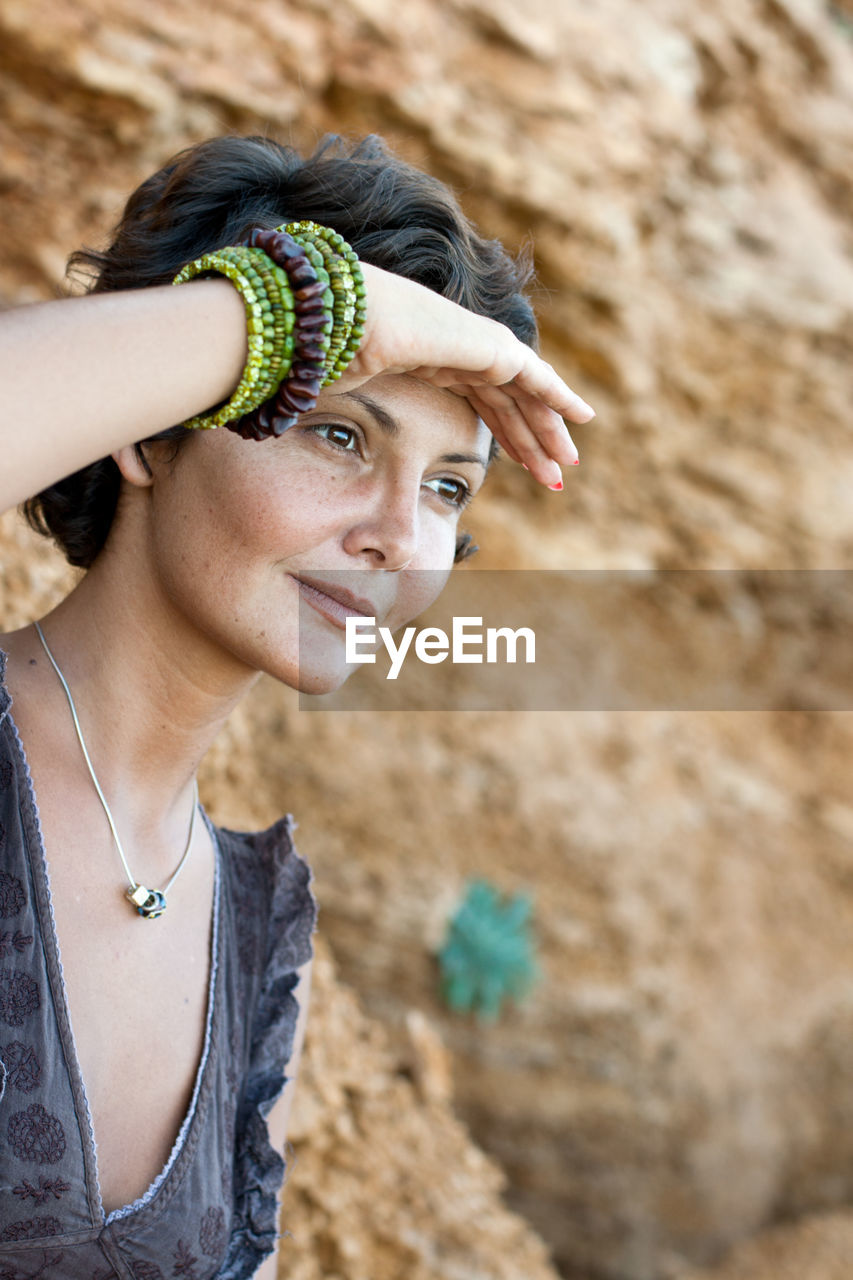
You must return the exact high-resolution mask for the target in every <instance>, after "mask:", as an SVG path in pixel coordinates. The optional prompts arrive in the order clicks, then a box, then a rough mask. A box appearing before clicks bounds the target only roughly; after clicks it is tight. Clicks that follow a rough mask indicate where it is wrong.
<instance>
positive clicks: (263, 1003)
mask: <svg viewBox="0 0 853 1280" xmlns="http://www.w3.org/2000/svg"><path fill="white" fill-rule="evenodd" d="M292 832H293V820H292V819H291V818H290V817H286V818H282V819H280V821H278V822H276V823H274V825H273V826H272V827H270V828H269V830H268V831H263V832H258V833H257V835H246V834H243V833H237V832H228V831H223V832H221V833H220V834H221V835H222V837H223V840H224V842H225V846H226V848H225V853H226V857H227V858H228V862H229V870H230V871H231V873H232V875H233V877H234V880H235V881H236V880H237V878H238V877H240V878H242V877H243V876H244V875H245V874H246V873H248V874H249V875H251V874H252V871H253V870H255V872H256V875H258V877H259V878H261V879H262V880H263V881H265V882H266V885H267V886H268V888H269V894H270V897H269V898H268V901H270V912H269V918H268V922H267V931H266V937H264V936H263V935H262V936H261V937H260V939H258V940H257V950H258V953H260V954H257V961H258V962H259V963H260V965H261V966H262V969H261V972H262V977H261V981H260V988H259V992H258V999H257V1002H256V1005H255V1011H254V1019H253V1022H252V1029H251V1047H250V1052H249V1069H248V1072H247V1075H246V1078H245V1080H244V1082H243V1093H242V1097H241V1100H240V1108H239V1112H238V1118H237V1132H236V1140H235V1155H234V1186H235V1193H234V1219H233V1224H232V1232H231V1240H230V1243H229V1248H228V1252H227V1254H226V1257H225V1261H224V1263H223V1265H222V1267H221V1269H220V1271H219V1273H218V1277H217V1280H244V1278H245V1277H249V1276H252V1275H254V1274H255V1270H256V1268H257V1267H258V1266H259V1264H260V1263H261V1262H263V1260H264V1258H266V1257H268V1256H269V1254H270V1253H271V1252H272V1250H273V1248H274V1247H275V1241H276V1238H277V1236H278V1196H279V1192H280V1190H281V1186H282V1181H283V1177H284V1171H285V1162H284V1159H283V1158H282V1156H281V1155H280V1154H279V1152H278V1151H276V1150H275V1149H274V1147H273V1146H272V1143H271V1142H270V1136H269V1130H268V1128H267V1122H266V1117H267V1116H268V1115H269V1112H270V1109H271V1107H272V1106H273V1103H274V1102H275V1101H276V1099H277V1098H278V1097H279V1096H280V1094H281V1092H282V1090H283V1088H284V1086H285V1084H286V1082H287V1078H288V1077H287V1076H286V1075H285V1066H286V1064H287V1063H288V1062H289V1060H290V1056H291V1053H292V1051H293V1040H294V1036H295V1032H296V1020H297V1017H298V1014H299V1004H298V1002H297V1000H296V998H295V997H294V995H293V989H294V987H295V986H296V984H297V982H298V980H299V974H298V973H297V972H296V970H297V969H299V968H301V966H302V965H304V964H306V963H307V962H308V961H309V960H310V959H311V957H312V955H313V953H314V949H313V944H312V934H313V932H314V929H315V926H316V920H317V903H316V900H315V898H314V895H313V893H312V890H311V884H312V879H313V876H312V872H311V869H310V867H309V866H308V864H307V863H306V862H305V861H304V859H302V858H301V857H300V856H299V854H298V853H297V852H296V850H295V849H294V847H293V841H292ZM238 841H239V844H238ZM247 844H248V845H249V846H250V847H249V849H248V850H247V849H246V846H247ZM251 862H254V868H252V867H251V865H250V864H251ZM241 864H242V865H241ZM257 887H258V888H261V887H262V885H261V884H258V886H257ZM252 896H253V897H254V894H253V895H252ZM238 920H239V916H238ZM252 958H253V957H252V956H251V955H247V954H246V953H245V952H244V953H243V959H244V960H245V961H248V962H251V960H252Z"/></svg>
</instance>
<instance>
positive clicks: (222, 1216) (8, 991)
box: [0, 652, 316, 1280]
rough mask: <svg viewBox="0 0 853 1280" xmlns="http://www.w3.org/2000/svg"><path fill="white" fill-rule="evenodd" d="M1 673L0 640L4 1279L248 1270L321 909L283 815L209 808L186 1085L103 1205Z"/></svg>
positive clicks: (0, 1245)
mask: <svg viewBox="0 0 853 1280" xmlns="http://www.w3.org/2000/svg"><path fill="white" fill-rule="evenodd" d="M4 671H5V655H3V654H2V652H0V1280H36V1277H38V1278H39V1280H42V1278H43V1280H78V1277H79V1280H116V1278H117V1277H120V1278H121V1280H167V1278H171V1277H177V1278H178V1280H214V1277H217V1280H240V1278H242V1277H249V1276H252V1275H254V1273H255V1271H256V1269H257V1267H258V1266H259V1264H260V1263H261V1262H262V1261H263V1259H264V1258H265V1257H267V1256H268V1254H270V1253H271V1252H272V1249H273V1246H274V1242H275V1239H276V1235H277V1218H278V1203H277V1197H278V1193H279V1191H280V1188H281V1184H282V1180H283V1177H284V1168H285V1166H284V1160H283V1159H282V1157H281V1155H279V1153H278V1152H276V1151H274V1150H273V1148H272V1146H271V1144H270V1141H269V1135H268V1131H267V1125H266V1120H265V1117H266V1115H267V1114H268V1112H269V1109H270V1107H271V1106H272V1104H273V1102H274V1101H275V1100H276V1098H277V1097H278V1096H279V1094H280V1093H281V1091H282V1089H283V1087H284V1083H285V1075H284V1068H285V1065H286V1063H287V1062H288V1060H289V1058H290V1055H291V1051H292V1047H293V1037H294V1032H295V1028H296V1019H297V1014H298V1012H299V1006H298V1003H297V1001H296V999H295V997H294V996H293V994H292V991H293V988H294V987H295V985H296V982H297V980H298V975H297V973H296V970H297V969H298V968H299V967H300V966H301V965H303V964H305V963H306V961H307V960H308V959H309V958H310V956H311V954H312V944H311V935H312V933H313V931H314V927H315V923H316V903H315V901H314V897H313V895H312V893H311V888H310V884H311V873H310V870H309V868H308V867H307V865H306V864H305V862H304V861H303V860H302V859H301V858H300V857H299V855H298V854H297V853H296V852H295V850H294V848H293V844H292V840H291V832H292V822H291V819H290V818H283V819H281V821H279V822H277V823H275V824H274V825H273V826H272V827H270V829H269V830H268V831H263V832H258V833H255V834H248V833H245V832H234V831H226V830H223V829H220V828H216V827H214V826H213V825H212V824H211V823H210V822H209V821H208V820H207V819H206V818H205V821H208V826H209V828H210V830H211V833H212V835H213V837H214V847H215V849H216V859H217V866H216V880H215V890H214V909H213V929H212V943H211V948H212V953H211V965H210V986H209V992H208V1006H207V1023H206V1030H205V1039H204V1048H203V1051H202V1055H201V1060H200V1062H199V1066H198V1071H197V1074H196V1080H195V1087H194V1089H193V1094H192V1099H191V1101H190V1105H189V1110H188V1111H187V1115H186V1117H185V1119H184V1122H183V1125H182V1126H181V1130H180V1133H179V1134H178V1137H177V1139H176V1141H175V1145H174V1147H173V1149H172V1152H171V1155H170V1156H169V1159H168V1161H167V1163H166V1165H165V1167H164V1168H163V1170H162V1171H161V1172H160V1174H159V1175H158V1177H157V1178H156V1179H155V1180H154V1182H153V1183H152V1184H151V1186H150V1187H149V1188H148V1190H147V1191H146V1193H145V1195H143V1196H142V1197H141V1198H140V1199H139V1200H137V1201H136V1202H135V1203H134V1204H132V1205H126V1206H124V1208H121V1209H117V1210H114V1211H113V1212H112V1213H110V1214H105V1213H104V1209H103V1206H102V1204H101V1196H100V1190H99V1187H98V1181H97V1169H96V1160H95V1146H94V1135H93V1132H92V1123H91V1117H90V1114H89V1104H88V1101H87V1099H86V1091H85V1088H84V1085H83V1080H82V1077H81V1075H80V1066H79V1063H78V1061H77V1053H76V1050H75V1047H74V1039H73V1036H72V1032H71V1025H70V1021H69V1016H68V1005H67V1001H66V997H65V987H64V983H63V978H62V965H61V963H60V958H59V949H58V945H57V938H56V929H55V926H54V919H53V909H52V906H51V900H50V885H49V882H48V874H47V864H46V862H45V856H44V845H43V842H42V837H41V831H40V828H39V819H38V808H37V805H36V798H35V794H34V792H33V786H32V781H31V778H30V773H29V769H28V767H27V762H26V757H25V755H24V750H23V746H22V744H21V740H20V737H19V735H18V731H17V729H16V727H15V724H14V722H13V720H12V717H11V715H10V713H9V708H10V706H11V698H10V697H9V694H8V692H7V690H6V688H5V686H4V684H3V675H4ZM146 927H152V928H156V924H154V925H151V926H146ZM152 1065H155V1066H156V1065H157V1064H152Z"/></svg>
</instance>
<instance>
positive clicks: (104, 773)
mask: <svg viewBox="0 0 853 1280" xmlns="http://www.w3.org/2000/svg"><path fill="white" fill-rule="evenodd" d="M43 630H44V633H45V637H46V639H47V642H48V644H49V646H50V648H51V651H52V653H53V655H54V658H55V659H56V662H57V664H58V665H59V667H60V669H61V670H62V673H63V675H64V676H65V679H66V681H67V682H68V685H69V688H70V689H71V692H72V695H73V697H74V701H75V703H76V706H77V711H78V714H79V716H80V722H81V727H82V730H83V734H84V736H85V741H86V745H87V748H88V751H89V754H90V756H91V759H92V763H93V766H94V768H95V771H96V773H97V775H98V779H99V782H100V784H101V786H102V787H103V789H104V792H105V793H106V794H107V795H108V796H109V797H110V804H111V806H113V808H114V809H115V810H117V811H118V812H121V811H126V812H127V815H128V817H129V818H130V819H131V821H134V820H135V819H136V817H137V815H140V814H143V813H147V814H148V815H150V814H151V813H152V812H159V813H160V814H162V815H164V816H165V815H166V814H167V813H168V812H169V811H171V810H172V809H173V808H176V807H177V808H180V809H182V810H186V802H185V797H186V794H187V791H188V789H189V788H190V787H191V784H192V780H193V778H194V776H195V772H196V769H197V767H198V764H199V761H200V760H201V757H202V756H203V755H204V753H205V752H206V751H207V749H208V747H209V746H210V744H211V742H212V741H213V738H214V737H215V736H216V734H217V732H218V730H219V729H220V727H221V726H222V724H223V722H224V720H225V719H226V717H227V716H228V714H229V713H230V712H231V710H232V709H233V708H234V706H235V705H236V704H237V702H238V701H239V700H240V698H241V697H242V696H243V695H244V694H245V693H246V692H247V691H248V689H249V688H250V687H251V685H252V684H253V683H254V681H255V679H256V677H257V673H256V672H255V671H253V670H251V669H249V668H247V667H246V666H245V665H244V664H242V663H240V662H239V661H238V660H237V659H235V658H234V657H233V655H230V654H227V653H224V652H223V651H222V650H221V649H220V648H219V647H218V646H217V645H216V644H215V642H214V641H212V640H211V639H210V638H209V637H206V636H204V635H203V634H202V633H200V632H199V631H198V630H197V629H196V628H195V627H194V626H193V625H192V624H191V623H190V622H189V621H188V620H187V619H186V618H185V617H183V616H182V615H181V614H180V611H179V610H177V609H176V608H175V607H174V606H173V605H172V604H171V602H170V601H169V600H168V599H167V598H166V597H165V596H164V593H163V591H162V590H161V589H160V588H159V587H158V585H157V584H156V583H154V582H153V581H152V580H151V579H150V578H148V577H146V576H145V575H144V574H142V573H134V572H132V571H131V572H130V573H128V572H127V568H126V566H125V565H124V564H122V563H121V561H120V560H119V559H118V558H111V557H108V556H104V557H102V558H101V559H100V560H99V561H98V563H97V564H96V565H95V566H94V567H93V568H92V569H91V570H90V571H89V573H88V574H87V575H86V577H85V578H83V579H82V580H81V582H80V583H79V584H78V585H77V587H76V588H75V589H74V590H73V591H72V592H71V594H70V595H69V596H68V597H66V599H65V600H63V602H62V603H61V604H60V605H59V606H58V607H57V608H56V609H55V610H54V611H53V612H52V613H51V614H49V615H48V616H47V617H46V618H45V619H43ZM35 645H36V648H37V651H38V655H39V656H40V657H41V658H43V660H44V662H43V667H44V670H43V673H42V680H43V682H44V683H46V682H47V680H48V679H50V680H51V681H55V682H56V683H55V691H58V696H59V697H60V698H61V699H62V701H63V702H64V701H65V695H64V693H62V689H61V686H60V684H59V681H58V679H57V677H56V675H55V673H54V672H53V670H52V668H50V666H49V663H48V662H47V658H46V655H44V653H43V651H42V649H41V645H40V643H39V642H38V639H37V638H36V639H35ZM39 665H41V664H39ZM55 701H56V699H55V698H54V703H55ZM66 714H67V715H68V717H69V722H70V714H71V713H70V709H68V708H67V703H66ZM152 806H153V808H152Z"/></svg>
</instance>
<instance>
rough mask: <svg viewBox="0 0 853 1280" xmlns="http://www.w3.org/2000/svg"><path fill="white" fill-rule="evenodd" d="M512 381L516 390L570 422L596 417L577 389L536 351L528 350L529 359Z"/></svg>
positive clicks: (587, 420)
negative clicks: (567, 382)
mask: <svg viewBox="0 0 853 1280" xmlns="http://www.w3.org/2000/svg"><path fill="white" fill-rule="evenodd" d="M528 350H529V349H528ZM512 382H513V385H514V386H516V387H518V388H519V390H521V391H524V392H526V393H527V394H528V395H531V396H533V397H534V398H535V399H536V400H541V401H542V402H543V404H545V405H547V406H548V408H549V409H553V410H554V411H555V412H556V413H558V414H559V415H560V417H562V418H568V419H569V420H570V421H571V422H578V423H582V422H589V421H590V419H592V418H594V417H595V410H594V409H593V408H592V406H591V405H589V404H587V402H586V401H585V400H584V399H583V398H582V397H581V396H579V395H578V394H577V392H576V391H572V389H571V387H570V386H568V385H567V384H566V383H565V382H564V381H563V379H562V378H561V377H560V376H559V374H558V373H557V372H556V370H555V369H554V368H553V367H552V366H551V365H550V364H548V362H547V361H546V360H542V359H541V358H540V357H539V356H537V355H536V353H535V352H532V351H531V352H530V359H529V360H528V361H526V362H525V364H524V365H523V366H522V368H521V369H519V371H518V373H517V374H516V375H515V377H514V379H513V380H512Z"/></svg>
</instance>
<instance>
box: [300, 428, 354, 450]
mask: <svg viewBox="0 0 853 1280" xmlns="http://www.w3.org/2000/svg"><path fill="white" fill-rule="evenodd" d="M311 430H312V431H315V432H316V433H317V435H318V436H320V438H321V439H323V440H328V441H329V444H334V445H337V447H338V448H339V449H345V450H346V451H347V452H348V453H352V452H354V450H355V449H356V447H357V445H358V436H357V435H356V433H355V432H354V431H353V429H352V427H344V426H341V424H340V423H339V422H318V423H316V424H313V425H312V427H311Z"/></svg>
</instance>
